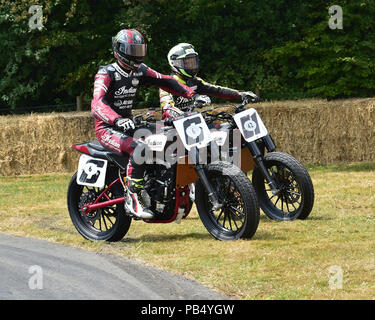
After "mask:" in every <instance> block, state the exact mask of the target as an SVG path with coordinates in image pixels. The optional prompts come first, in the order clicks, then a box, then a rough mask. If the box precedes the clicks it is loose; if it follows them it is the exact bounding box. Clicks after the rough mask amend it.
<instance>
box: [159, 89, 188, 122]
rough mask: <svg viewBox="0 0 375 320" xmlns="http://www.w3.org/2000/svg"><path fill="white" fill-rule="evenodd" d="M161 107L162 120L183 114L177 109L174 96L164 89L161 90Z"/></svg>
mask: <svg viewBox="0 0 375 320" xmlns="http://www.w3.org/2000/svg"><path fill="white" fill-rule="evenodd" d="M159 98H160V106H161V110H162V119H163V120H164V119H167V118H169V117H178V116H179V115H181V114H183V112H182V111H181V110H180V109H178V108H176V107H175V104H174V99H173V95H172V94H170V93H169V92H167V91H164V90H163V89H159Z"/></svg>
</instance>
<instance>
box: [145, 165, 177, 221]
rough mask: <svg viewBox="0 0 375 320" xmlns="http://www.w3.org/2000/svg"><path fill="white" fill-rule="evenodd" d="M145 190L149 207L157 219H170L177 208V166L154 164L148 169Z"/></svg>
mask: <svg viewBox="0 0 375 320" xmlns="http://www.w3.org/2000/svg"><path fill="white" fill-rule="evenodd" d="M145 191H146V193H147V195H145V196H144V198H148V200H149V201H147V202H148V207H149V209H150V210H152V211H153V212H154V213H155V215H156V219H162V220H165V219H170V218H172V216H173V214H174V210H175V201H176V196H175V193H176V168H175V166H172V167H171V168H166V167H165V166H163V165H155V164H154V165H152V166H150V168H148V170H146V177H145Z"/></svg>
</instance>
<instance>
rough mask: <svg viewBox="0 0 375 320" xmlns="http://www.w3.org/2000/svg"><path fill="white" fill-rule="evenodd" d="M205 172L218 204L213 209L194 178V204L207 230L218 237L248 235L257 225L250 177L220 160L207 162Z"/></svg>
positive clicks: (255, 200)
mask: <svg viewBox="0 0 375 320" xmlns="http://www.w3.org/2000/svg"><path fill="white" fill-rule="evenodd" d="M206 175H207V178H208V180H209V181H210V183H211V185H212V186H213V188H214V190H215V192H216V194H217V196H218V198H219V203H220V204H221V205H222V206H221V208H219V209H217V210H214V209H213V206H212V204H211V202H210V201H209V197H208V194H207V192H206V190H205V188H204V187H203V185H202V183H201V182H200V181H199V180H198V181H197V185H196V206H197V209H198V214H199V216H200V218H201V220H202V222H203V224H204V226H205V227H206V229H207V231H208V232H209V233H210V234H211V235H212V236H214V237H215V238H216V239H218V240H237V239H240V238H251V237H252V236H253V235H254V234H255V232H256V230H257V228H258V224H259V206H258V201H257V199H256V194H255V191H254V188H253V186H252V185H251V182H250V180H249V179H248V178H247V176H246V175H245V174H244V173H243V172H242V171H241V170H240V169H238V168H237V167H235V166H233V165H231V164H229V163H225V162H221V161H218V162H215V163H212V164H210V165H208V166H207V169H206Z"/></svg>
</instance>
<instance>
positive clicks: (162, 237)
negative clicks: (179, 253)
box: [121, 232, 214, 243]
mask: <svg viewBox="0 0 375 320" xmlns="http://www.w3.org/2000/svg"><path fill="white" fill-rule="evenodd" d="M187 239H193V240H214V238H213V237H212V236H211V235H210V234H209V233H208V232H207V233H197V232H194V233H188V234H148V235H144V236H141V237H139V238H127V237H126V236H125V238H124V239H122V240H121V242H127V243H135V242H165V241H185V240H187Z"/></svg>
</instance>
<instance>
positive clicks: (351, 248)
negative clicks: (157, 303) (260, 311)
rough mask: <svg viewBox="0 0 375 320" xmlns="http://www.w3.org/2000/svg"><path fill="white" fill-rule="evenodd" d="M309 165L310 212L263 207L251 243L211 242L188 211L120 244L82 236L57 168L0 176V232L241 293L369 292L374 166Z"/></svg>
mask: <svg viewBox="0 0 375 320" xmlns="http://www.w3.org/2000/svg"><path fill="white" fill-rule="evenodd" d="M308 169H309V172H310V174H311V177H312V180H313V183H314V187H315V197H316V200H315V205H314V209H313V211H312V213H311V215H310V217H309V219H307V220H303V221H301V220H297V221H292V222H276V221H271V220H269V219H268V218H266V217H265V215H264V214H263V213H262V216H261V220H260V224H259V227H258V230H257V233H256V234H255V236H254V237H253V239H251V240H246V241H245V240H239V241H235V242H220V241H217V240H214V239H213V238H212V237H211V236H210V235H209V233H208V232H207V231H206V230H205V228H204V226H203V225H202V223H201V221H200V220H199V217H198V215H197V213H196V211H195V209H194V210H193V212H192V213H191V214H190V215H189V217H188V218H187V219H186V220H183V221H182V223H181V224H176V223H171V224H147V223H144V222H142V221H135V222H133V223H132V225H131V227H130V230H129V232H128V234H127V235H126V236H125V238H124V239H123V240H122V241H120V242H117V243H107V242H91V241H87V240H85V239H83V238H82V237H81V236H80V235H79V234H78V232H77V231H76V230H75V229H74V227H73V225H72V223H71V221H70V218H69V214H68V211H67V208H66V190H67V186H68V182H69V179H70V175H65V174H55V175H43V176H41V175H35V176H22V177H0V196H1V201H2V204H1V208H0V217H1V218H0V231H1V232H5V233H8V234H13V235H20V236H27V237H37V238H42V239H46V240H49V241H54V242H59V243H65V244H69V245H74V246H77V247H81V248H84V249H86V250H92V251H97V252H105V253H112V254H116V255H119V256H124V257H128V258H132V259H137V260H140V261H142V262H144V263H146V264H148V265H152V266H156V267H158V268H161V269H163V270H167V271H171V272H173V273H176V274H181V275H184V276H186V277H189V278H192V279H195V280H197V281H199V282H201V283H203V284H205V285H207V286H209V287H211V288H214V289H216V290H218V291H220V292H221V293H223V294H226V295H229V296H232V297H235V298H239V299H374V298H375V232H374V231H375V193H374V190H375V164H374V163H371V164H351V165H345V166H313V167H309V168H308ZM331 266H339V267H340V268H341V269H342V271H343V282H342V289H335V290H334V289H331V288H330V285H329V279H330V274H329V268H330V267H331Z"/></svg>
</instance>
